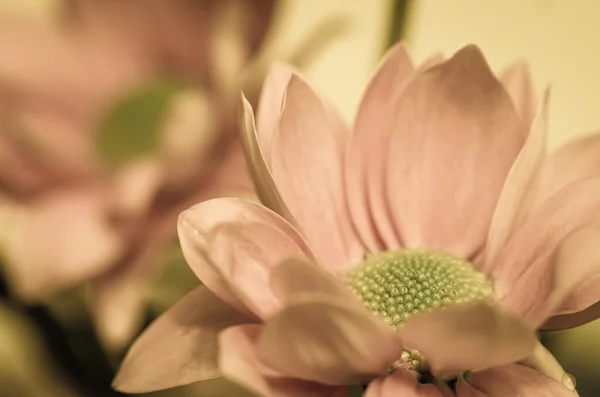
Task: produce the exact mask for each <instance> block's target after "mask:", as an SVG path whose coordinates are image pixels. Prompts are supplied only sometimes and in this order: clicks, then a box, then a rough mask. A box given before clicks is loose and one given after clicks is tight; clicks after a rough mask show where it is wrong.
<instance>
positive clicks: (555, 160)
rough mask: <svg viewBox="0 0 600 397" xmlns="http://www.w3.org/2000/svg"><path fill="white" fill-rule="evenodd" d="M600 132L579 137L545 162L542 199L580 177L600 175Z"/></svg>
mask: <svg viewBox="0 0 600 397" xmlns="http://www.w3.org/2000/svg"><path fill="white" fill-rule="evenodd" d="M598 153H600V133H598V132H596V133H594V134H591V135H588V136H585V137H583V138H578V139H575V140H573V141H572V142H569V143H568V144H566V145H565V146H563V147H561V148H559V149H558V150H557V151H556V152H554V153H552V154H551V155H550V156H549V157H548V160H547V161H546V163H545V164H544V174H543V176H544V180H543V182H544V183H543V184H542V190H541V196H540V200H543V199H546V198H548V197H550V196H552V195H553V194H555V193H557V192H558V191H559V190H560V189H561V188H563V187H565V186H567V185H568V184H570V183H572V182H575V181H578V180H580V179H585V178H592V177H596V176H600V156H598Z"/></svg>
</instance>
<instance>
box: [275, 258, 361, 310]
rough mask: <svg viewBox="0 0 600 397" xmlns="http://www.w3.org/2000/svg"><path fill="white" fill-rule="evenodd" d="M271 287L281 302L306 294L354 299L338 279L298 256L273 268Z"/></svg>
mask: <svg viewBox="0 0 600 397" xmlns="http://www.w3.org/2000/svg"><path fill="white" fill-rule="evenodd" d="M271 288H272V290H273V293H274V294H275V295H276V296H277V297H279V299H281V300H282V301H283V302H290V301H292V300H293V299H295V298H298V297H299V296H307V294H325V295H331V296H332V297H336V298H340V299H344V300H346V301H348V300H350V301H351V300H353V299H356V298H355V297H354V296H353V295H352V293H351V292H350V291H349V289H348V288H347V287H346V286H345V285H344V284H343V283H342V282H340V280H339V279H337V278H335V277H334V276H332V275H331V274H329V273H326V272H324V271H323V270H321V269H319V268H318V267H317V266H315V265H314V264H312V263H310V262H307V261H305V260H302V259H300V258H290V259H288V260H285V261H283V262H282V263H281V264H280V265H279V266H277V267H276V268H275V269H274V270H273V272H272V273H271ZM357 302H358V301H357Z"/></svg>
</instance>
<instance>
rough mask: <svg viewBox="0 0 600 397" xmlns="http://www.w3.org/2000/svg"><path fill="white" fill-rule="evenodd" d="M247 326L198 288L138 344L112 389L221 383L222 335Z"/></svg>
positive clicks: (239, 316) (244, 320) (128, 390)
mask: <svg viewBox="0 0 600 397" xmlns="http://www.w3.org/2000/svg"><path fill="white" fill-rule="evenodd" d="M248 322H250V320H249V319H248V318H247V317H245V316H243V315H242V314H240V313H239V312H237V311H236V310H234V309H233V308H232V307H230V306H228V305H227V304H225V303H224V302H222V301H221V300H219V298H217V297H216V296H215V295H213V294H212V293H211V292H210V291H209V290H208V289H207V288H205V287H203V286H200V287H197V288H196V289H194V290H192V292H190V293H188V294H187V295H186V296H184V297H183V298H182V299H181V300H180V301H179V302H177V303H176V304H175V305H174V306H173V307H172V308H171V309H169V310H168V311H167V312H166V313H165V314H163V315H161V316H160V317H159V318H158V319H157V320H156V321H155V322H154V323H153V324H152V325H150V327H148V329H146V331H145V332H144V333H143V334H142V336H140V337H139V338H138V339H137V341H136V342H135V343H134V344H133V346H132V347H131V349H130V350H129V352H128V353H127V356H126V357H125V359H124V360H123V363H122V364H121V368H120V369H119V372H118V374H117V376H116V378H115V380H114V382H113V387H114V388H115V389H117V390H119V391H122V392H126V393H142V392H148V391H154V390H162V389H167V388H171V387H175V386H180V385H185V384H188V383H193V382H198V381H201V380H205V379H211V378H215V377H218V376H220V375H221V374H220V372H219V369H218V367H217V355H218V348H217V338H218V334H219V332H220V331H221V330H223V329H225V328H228V327H230V326H233V325H238V324H243V323H248Z"/></svg>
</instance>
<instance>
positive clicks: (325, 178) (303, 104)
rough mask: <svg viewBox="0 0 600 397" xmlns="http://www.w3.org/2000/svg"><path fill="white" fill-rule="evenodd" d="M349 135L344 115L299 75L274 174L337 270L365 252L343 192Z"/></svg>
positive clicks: (275, 151)
mask: <svg viewBox="0 0 600 397" xmlns="http://www.w3.org/2000/svg"><path fill="white" fill-rule="evenodd" d="M346 139H347V130H346V128H345V126H344V125H343V123H342V122H341V121H340V120H339V118H338V117H337V116H334V115H333V114H332V112H331V111H330V109H329V108H328V107H327V105H326V104H325V103H323V102H322V101H321V99H320V98H319V97H318V95H317V94H316V93H315V92H314V91H313V90H312V89H311V88H310V87H309V86H308V85H307V84H306V83H305V82H304V81H303V80H301V78H300V77H298V76H296V75H293V76H292V78H291V79H290V83H289V84H288V87H287V91H286V100H285V104H284V106H283V113H282V115H281V118H280V120H279V124H278V126H277V128H276V131H275V134H274V135H273V140H272V153H271V162H272V170H273V178H274V180H275V184H276V185H277V189H278V191H279V192H280V194H281V197H282V198H283V200H284V201H285V203H286V204H287V206H288V208H289V210H290V212H291V213H292V216H293V217H294V219H295V220H296V222H297V224H298V227H299V229H300V230H301V231H302V232H303V234H304V235H305V236H306V239H307V240H308V242H309V244H310V245H311V247H312V249H313V252H314V253H315V255H316V256H317V258H318V259H319V261H320V262H321V263H323V265H324V266H328V267H329V269H331V271H333V272H337V273H343V272H344V271H345V270H346V269H347V268H348V266H349V265H350V264H352V262H353V261H355V260H358V259H359V258H360V256H361V255H362V252H360V251H361V250H360V247H358V246H357V245H356V244H357V242H356V240H355V236H354V231H353V230H352V228H351V225H350V220H349V216H348V212H347V209H346V203H345V197H344V191H343V183H342V182H343V181H342V177H343V175H342V159H343V158H342V156H343V151H344V148H345V145H346Z"/></svg>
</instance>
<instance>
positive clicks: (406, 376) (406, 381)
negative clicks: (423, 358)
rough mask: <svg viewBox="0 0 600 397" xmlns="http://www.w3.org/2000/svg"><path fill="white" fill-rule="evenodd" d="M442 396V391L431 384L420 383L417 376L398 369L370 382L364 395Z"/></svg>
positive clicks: (389, 396)
mask: <svg viewBox="0 0 600 397" xmlns="http://www.w3.org/2000/svg"><path fill="white" fill-rule="evenodd" d="M397 396H402V397H442V393H440V391H439V390H438V389H437V388H436V387H435V386H434V385H431V384H420V383H418V382H417V377H416V376H415V375H414V374H413V373H411V372H409V371H404V370H396V371H394V372H392V373H391V374H390V375H388V376H382V377H379V378H377V379H375V380H374V381H373V382H371V383H370V384H369V387H368V388H367V390H366V392H365V394H364V397H397Z"/></svg>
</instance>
